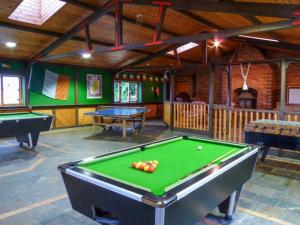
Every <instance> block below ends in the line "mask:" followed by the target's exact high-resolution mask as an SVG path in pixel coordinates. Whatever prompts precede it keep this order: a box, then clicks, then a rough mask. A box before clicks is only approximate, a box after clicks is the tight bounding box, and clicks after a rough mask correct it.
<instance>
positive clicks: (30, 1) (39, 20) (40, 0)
mask: <svg viewBox="0 0 300 225" xmlns="http://www.w3.org/2000/svg"><path fill="white" fill-rule="evenodd" d="M65 4H66V3H65V2H62V1H59V0H23V1H22V2H21V3H20V4H19V6H18V7H17V8H16V9H15V10H14V11H13V12H12V14H11V15H10V16H9V17H8V18H9V19H11V20H16V21H21V22H25V23H31V24H36V25H42V24H43V23H45V22H46V21H47V20H48V19H49V18H50V17H51V16H52V15H54V14H55V13H56V12H57V11H58V10H60V9H61V8H62V7H63V6H64V5H65Z"/></svg>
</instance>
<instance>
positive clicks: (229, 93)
mask: <svg viewBox="0 0 300 225" xmlns="http://www.w3.org/2000/svg"><path fill="white" fill-rule="evenodd" d="M226 72H227V99H226V106H227V107H228V108H230V107H231V105H232V104H231V103H232V66H231V65H228V66H227V70H226Z"/></svg>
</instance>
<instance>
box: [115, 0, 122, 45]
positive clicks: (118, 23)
mask: <svg viewBox="0 0 300 225" xmlns="http://www.w3.org/2000/svg"><path fill="white" fill-rule="evenodd" d="M115 2H116V5H115V47H116V48H119V47H120V45H122V44H123V4H122V3H121V2H119V0H116V1H115Z"/></svg>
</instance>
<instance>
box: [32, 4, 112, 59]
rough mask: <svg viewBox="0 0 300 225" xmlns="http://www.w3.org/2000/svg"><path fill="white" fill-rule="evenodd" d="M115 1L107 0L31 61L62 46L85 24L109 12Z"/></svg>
mask: <svg viewBox="0 0 300 225" xmlns="http://www.w3.org/2000/svg"><path fill="white" fill-rule="evenodd" d="M113 5H114V2H112V1H107V2H106V3H105V4H104V5H103V6H102V7H101V8H99V9H97V11H95V12H93V13H92V14H91V15H89V16H88V17H87V18H86V19H84V20H82V21H81V22H79V23H78V24H77V25H75V26H74V27H73V28H72V29H70V30H69V31H68V32H66V33H65V34H64V35H63V36H61V37H60V38H58V39H57V40H56V41H54V42H53V43H51V44H50V45H48V46H47V47H46V48H44V49H42V50H41V51H40V52H39V53H38V54H36V55H34V56H33V57H32V58H31V59H30V62H31V64H32V63H34V61H36V60H38V59H39V58H43V57H45V56H46V55H48V54H49V53H50V52H51V51H53V50H54V49H56V48H58V47H59V46H61V45H62V44H63V43H65V42H66V41H68V40H70V39H71V38H72V37H73V36H75V35H76V34H77V33H78V32H80V31H81V30H82V28H83V27H84V26H85V25H89V24H91V23H93V22H95V21H96V20H98V19H99V18H101V17H102V16H104V15H105V14H107V13H108V12H109V11H110V10H111V8H112V7H113Z"/></svg>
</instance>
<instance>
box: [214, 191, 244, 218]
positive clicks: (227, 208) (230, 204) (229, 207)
mask: <svg viewBox="0 0 300 225" xmlns="http://www.w3.org/2000/svg"><path fill="white" fill-rule="evenodd" d="M240 193H241V189H240V190H236V191H234V192H233V193H232V194H231V195H230V196H229V197H228V198H227V199H226V200H225V201H224V202H222V203H221V204H220V205H219V210H220V212H221V213H224V214H225V219H226V220H231V219H232V216H233V214H234V212H235V210H236V206H237V203H238V200H239V197H240Z"/></svg>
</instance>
